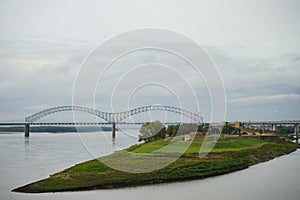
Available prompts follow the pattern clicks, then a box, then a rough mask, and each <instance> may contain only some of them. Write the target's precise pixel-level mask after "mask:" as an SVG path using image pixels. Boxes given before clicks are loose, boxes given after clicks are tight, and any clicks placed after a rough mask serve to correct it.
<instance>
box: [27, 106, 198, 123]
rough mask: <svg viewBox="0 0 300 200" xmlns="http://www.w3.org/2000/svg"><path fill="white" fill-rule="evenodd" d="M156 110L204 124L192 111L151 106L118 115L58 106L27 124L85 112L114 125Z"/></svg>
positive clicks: (30, 119) (33, 116)
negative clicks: (58, 115) (62, 114)
mask: <svg viewBox="0 0 300 200" xmlns="http://www.w3.org/2000/svg"><path fill="white" fill-rule="evenodd" d="M155 110H161V111H168V112H172V113H176V114H180V115H183V116H185V117H187V118H190V119H191V120H193V121H195V122H197V123H202V122H203V117H202V116H201V115H200V114H196V113H192V112H190V111H187V110H184V109H180V108H176V107H172V106H166V105H151V106H142V107H138V108H134V109H132V110H128V111H124V112H118V113H108V112H103V111H99V110H95V109H92V108H87V107H82V106H58V107H53V108H49V109H45V110H42V111H40V112H37V113H35V114H33V115H30V116H28V117H26V118H25V123H28V124H30V123H33V122H35V121H37V120H39V119H41V118H43V117H45V116H48V115H51V114H53V113H57V112H64V111H80V112H85V113H89V114H92V115H95V116H97V117H100V118H102V119H104V120H105V121H107V122H109V123H113V122H114V123H117V122H121V121H123V120H124V119H126V118H129V117H131V116H133V115H136V114H139V113H143V112H148V111H155Z"/></svg>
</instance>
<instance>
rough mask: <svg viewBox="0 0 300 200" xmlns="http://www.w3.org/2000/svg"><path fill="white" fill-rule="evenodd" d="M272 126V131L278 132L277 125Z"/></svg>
mask: <svg viewBox="0 0 300 200" xmlns="http://www.w3.org/2000/svg"><path fill="white" fill-rule="evenodd" d="M271 126H272V131H274V132H275V131H276V124H272V125H271Z"/></svg>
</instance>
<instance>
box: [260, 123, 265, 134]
mask: <svg viewBox="0 0 300 200" xmlns="http://www.w3.org/2000/svg"><path fill="white" fill-rule="evenodd" d="M261 130H262V133H261V134H265V123H264V122H263V123H261Z"/></svg>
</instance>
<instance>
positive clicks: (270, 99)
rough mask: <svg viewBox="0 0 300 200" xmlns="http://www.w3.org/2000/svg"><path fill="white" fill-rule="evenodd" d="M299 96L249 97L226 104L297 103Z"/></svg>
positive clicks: (231, 100)
mask: <svg viewBox="0 0 300 200" xmlns="http://www.w3.org/2000/svg"><path fill="white" fill-rule="evenodd" d="M299 100H300V95H299V94H277V95H270V96H251V97H243V98H236V99H229V100H228V103H231V104H238V105H251V104H252V105H255V104H266V103H274V102H290V101H299Z"/></svg>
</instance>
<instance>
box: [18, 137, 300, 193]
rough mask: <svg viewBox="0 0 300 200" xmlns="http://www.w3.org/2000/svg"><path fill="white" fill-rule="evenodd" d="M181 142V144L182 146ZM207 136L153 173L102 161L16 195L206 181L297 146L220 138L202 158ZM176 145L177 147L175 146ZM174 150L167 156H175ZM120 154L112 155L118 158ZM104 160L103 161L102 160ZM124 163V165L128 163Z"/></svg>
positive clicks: (148, 146) (140, 148)
mask: <svg viewBox="0 0 300 200" xmlns="http://www.w3.org/2000/svg"><path fill="white" fill-rule="evenodd" d="M169 142H170V140H156V141H151V142H148V143H144V144H140V145H134V146H132V147H130V148H128V149H126V150H127V151H129V152H135V153H151V152H154V151H157V150H159V149H160V148H161V147H162V146H164V145H167V144H168V143H169ZM182 142H184V141H181V140H178V142H177V144H178V146H180V145H181V144H182ZM202 142H203V136H196V137H195V139H194V141H193V142H192V144H191V146H190V147H189V148H188V149H187V151H186V152H185V153H184V154H183V155H181V156H180V157H179V159H177V160H176V161H175V162H173V163H171V164H170V165H168V166H166V167H164V168H161V169H159V170H155V171H152V172H149V173H127V172H123V171H118V170H115V169H113V168H110V167H108V166H106V165H105V164H103V162H101V161H99V160H98V159H95V160H91V161H87V162H84V163H81V164H77V165H75V166H73V167H71V168H69V169H66V170H64V171H62V172H59V173H56V174H53V175H51V176H50V177H49V178H46V179H44V180H40V181H37V182H34V183H31V184H28V185H25V186H22V187H19V188H16V189H14V190H13V191H15V192H25V193H42V192H61V191H80V190H93V189H112V188H120V187H130V186H139V185H146V184H154V183H166V182H175V181H185V180H194V179H202V178H206V177H211V176H216V175H221V174H226V173H229V172H233V171H237V170H241V169H245V168H247V167H249V166H251V165H254V164H256V163H260V162H264V161H268V160H270V159H273V158H275V157H277V156H281V155H284V154H288V153H291V152H293V151H295V150H296V149H297V145H296V144H294V143H291V142H287V141H285V140H282V139H280V138H279V137H278V138H277V139H276V138H275V139H274V137H272V139H266V138H264V139H256V138H251V137H244V136H241V137H220V138H219V139H218V142H217V143H216V145H215V146H214V148H213V149H212V151H211V152H210V153H209V154H208V155H207V156H205V157H203V158H201V159H199V157H198V153H199V148H200V146H201V144H202ZM175 146H176V145H175ZM175 151H176V148H172V149H171V150H170V152H165V153H166V154H168V153H169V154H172V153H174V152H175ZM116 154H118V152H116V153H113V154H111V155H109V156H107V157H110V156H116ZM100 160H101V159H100ZM122 162H125V161H120V163H119V164H120V165H123V164H126V163H122Z"/></svg>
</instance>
